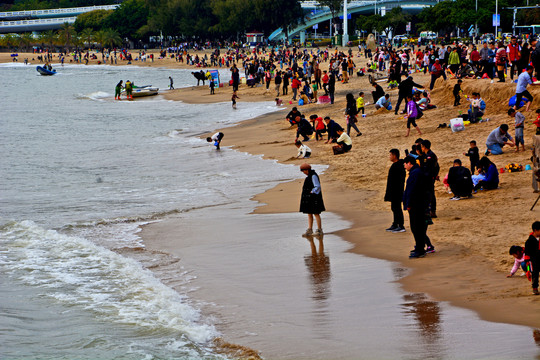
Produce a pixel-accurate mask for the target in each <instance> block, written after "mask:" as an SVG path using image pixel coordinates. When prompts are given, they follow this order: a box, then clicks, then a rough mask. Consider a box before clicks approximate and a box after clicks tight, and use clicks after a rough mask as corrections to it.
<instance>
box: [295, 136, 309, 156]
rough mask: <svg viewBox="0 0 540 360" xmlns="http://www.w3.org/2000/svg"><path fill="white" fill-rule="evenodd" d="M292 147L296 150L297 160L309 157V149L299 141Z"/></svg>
mask: <svg viewBox="0 0 540 360" xmlns="http://www.w3.org/2000/svg"><path fill="white" fill-rule="evenodd" d="M294 145H295V146H296V147H297V148H298V154H297V155H296V158H297V159H300V158H302V159H307V158H309V157H310V156H311V149H310V148H309V147H308V146H307V145H305V144H302V142H301V141H300V140H296V142H295V143H294Z"/></svg>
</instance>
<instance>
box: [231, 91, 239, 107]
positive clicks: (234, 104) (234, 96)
mask: <svg viewBox="0 0 540 360" xmlns="http://www.w3.org/2000/svg"><path fill="white" fill-rule="evenodd" d="M236 99H240V97H239V96H238V95H236V91H233V94H232V97H231V101H232V108H233V109H236Z"/></svg>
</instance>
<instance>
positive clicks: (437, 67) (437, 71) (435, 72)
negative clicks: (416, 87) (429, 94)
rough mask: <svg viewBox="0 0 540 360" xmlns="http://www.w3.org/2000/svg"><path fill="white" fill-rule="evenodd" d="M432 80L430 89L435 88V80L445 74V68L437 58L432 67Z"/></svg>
mask: <svg viewBox="0 0 540 360" xmlns="http://www.w3.org/2000/svg"><path fill="white" fill-rule="evenodd" d="M430 74H431V82H430V84H429V90H430V91H431V90H433V86H435V81H436V80H437V79H438V78H440V77H441V76H443V75H444V70H443V68H442V66H441V64H440V61H439V59H435V63H434V64H433V66H432V67H431V71H430Z"/></svg>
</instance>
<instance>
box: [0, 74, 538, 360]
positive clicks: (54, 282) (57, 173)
mask: <svg viewBox="0 0 540 360" xmlns="http://www.w3.org/2000/svg"><path fill="white" fill-rule="evenodd" d="M57 69H58V74H57V75H54V76H52V77H42V76H39V75H38V74H37V72H36V71H35V69H34V67H33V66H24V65H13V64H5V65H1V66H0V79H2V83H3V85H4V86H3V88H2V90H1V94H0V95H1V96H2V114H1V118H0V151H1V154H2V161H0V171H1V175H2V176H0V291H1V294H2V297H1V300H0V357H1V358H7V359H14V358H17V359H20V358H36V359H37V358H39V359H61V358H64V359H73V358H77V359H112V358H115V359H116V358H118V359H172V358H175V359H217V358H224V357H225V356H224V355H221V354H220V353H219V352H218V351H217V350H216V348H215V347H214V346H212V344H213V340H214V339H215V338H217V337H220V336H224V338H225V340H227V339H228V338H232V339H234V340H235V341H236V340H238V342H237V343H239V344H240V345H246V346H251V347H253V348H254V349H256V350H263V355H265V354H270V357H271V358H282V359H313V358H318V359H338V358H341V359H350V358H365V359H372V358H378V359H398V358H400V359H416V358H420V357H422V358H433V359H438V358H441V359H468V358H478V359H480V358H489V359H491V358H500V359H506V358H521V359H530V358H534V357H537V356H538V348H537V346H536V345H535V344H534V340H533V337H534V336H538V332H533V331H532V329H528V328H526V327H518V326H511V325H506V324H493V323H487V322H485V321H480V320H478V318H477V317H476V316H475V315H474V314H472V313H471V312H469V311H464V310H461V309H456V308H453V307H451V306H449V305H448V304H445V303H437V302H434V301H431V300H430V299H429V298H427V297H425V295H423V294H406V293H405V294H404V293H403V292H402V291H400V289H399V288H398V286H397V285H396V284H395V283H394V282H395V281H396V280H398V279H399V278H401V277H402V276H403V275H404V274H405V273H406V271H405V270H404V269H402V268H400V267H399V266H396V265H392V264H390V263H387V262H384V261H380V260H375V259H369V258H365V257H361V256H359V255H355V254H351V253H347V250H348V249H349V248H350V245H349V244H347V243H345V242H343V241H340V240H339V238H338V237H337V236H335V235H327V236H325V243H326V245H325V250H324V252H321V251H319V252H315V250H314V249H313V248H310V245H308V244H306V243H305V240H303V241H298V239H297V238H291V234H290V233H291V229H293V230H294V231H293V232H298V233H299V232H300V228H301V227H303V224H304V222H305V218H304V217H303V216H302V217H300V215H291V214H285V215H284V214H273V215H256V216H255V215H250V216H246V212H249V211H250V209H252V208H253V206H254V205H252V204H249V203H250V202H249V200H248V199H249V198H250V197H251V196H253V195H254V194H257V193H260V192H263V191H265V190H267V189H268V188H271V187H272V186H274V185H275V184H277V183H279V182H281V181H288V180H291V179H295V178H298V177H299V176H300V175H301V174H299V172H298V170H297V168H296V167H293V166H290V165H281V164H277V163H276V162H274V161H269V160H263V159H261V158H260V157H257V156H250V155H248V154H245V153H242V152H238V151H233V150H231V149H229V148H227V146H226V145H227V135H225V138H224V142H223V145H224V146H223V147H222V150H221V151H215V150H214V148H213V146H212V144H210V143H207V142H206V141H205V140H203V139H200V135H201V134H203V133H206V132H209V131H214V129H216V128H223V127H227V126H229V125H231V124H233V123H235V122H238V121H241V120H244V119H249V118H253V117H255V116H257V115H261V114H264V113H267V112H271V111H276V110H277V109H276V107H275V106H274V105H273V104H272V103H258V104H250V103H243V102H241V103H240V104H239V106H238V110H236V111H234V110H233V109H231V105H230V103H219V104H212V105H188V104H184V103H181V102H172V101H166V100H164V99H163V98H162V97H160V96H156V97H151V98H147V99H138V100H136V101H124V100H122V101H114V100H113V96H114V91H113V90H114V86H115V85H116V83H117V82H118V81H119V80H120V79H122V80H124V81H125V80H131V81H134V82H135V84H140V85H147V84H148V85H149V84H152V85H154V86H158V87H160V88H165V87H167V85H168V84H169V80H168V77H169V76H172V77H173V78H174V81H175V85H176V87H182V86H188V85H194V84H195V79H194V78H193V77H192V75H191V74H190V71H189V70H171V69H156V68H137V67H110V66H79V65H66V66H64V67H58V68H57ZM221 76H222V81H223V82H226V81H227V80H228V74H227V72H226V71H222V72H221ZM218 91H220V90H218ZM225 133H226V131H225ZM254 170H256V171H254ZM171 216H174V217H178V219H180V220H178V221H181V222H182V223H180V224H179V229H180V230H179V234H178V237H180V238H182V244H183V245H184V246H185V248H182V249H181V251H180V252H181V254H182V257H183V258H182V259H180V258H178V257H177V256H175V255H172V254H168V253H166V252H162V251H148V250H146V248H145V244H144V243H143V241H142V240H141V238H140V237H139V236H138V233H139V231H140V226H141V225H143V224H148V223H150V222H156V221H161V219H164V218H167V217H171ZM276 224H280V226H279V228H276ZM346 225H347V224H344V222H343V221H340V220H339V219H336V216H335V215H333V214H331V213H325V229H326V230H329V231H330V232H332V231H334V230H339V229H342V228H343V227H345V226H346ZM183 227H184V228H183ZM216 229H227V231H228V232H230V235H231V236H235V237H236V238H235V241H236V244H235V245H236V246H229V247H220V246H217V247H216V243H217V242H219V241H220V239H219V237H216V238H215V239H214V238H213V236H215V234H216ZM188 230H189V231H188ZM195 231H196V232H198V235H199V237H198V238H200V235H201V234H202V235H203V237H204V238H205V239H206V241H204V242H197V241H196V240H193V239H190V238H189V237H190V234H191V233H193V232H195ZM260 232H264V233H266V234H268V233H272V234H273V239H272V241H264V242H255V241H253V239H257V238H258V234H259V233H260ZM238 246H243V247H244V248H246V249H247V250H244V251H243V252H242V253H241V254H240V255H239V254H238V253H237V252H236V248H237V247H238ZM250 248H253V251H252V252H250ZM255 248H256V249H257V250H255ZM261 249H262V250H261ZM261 251H262V253H263V254H264V256H263V257H262V256H260V254H261ZM251 253H252V254H258V255H259V256H260V257H259V258H257V259H255V260H254V259H250V258H245V259H244V258H241V257H240V256H246V255H248V254H251ZM216 254H218V255H216ZM208 259H211V260H208ZM298 259H300V260H301V261H298ZM276 264H278V265H279V266H276ZM261 269H264V271H261ZM218 272H230V273H229V274H225V276H222V277H218V276H215V274H216V273H218ZM242 283H245V284H256V287H254V288H244V287H242V286H241V285H240V284H242ZM289 296H290V298H292V299H299V298H300V299H303V301H301V302H299V303H291V302H290V301H289V300H288V299H289ZM212 302H214V304H213V305H212V306H208V304H209V303H212ZM254 302H255V303H257V306H253V307H252V306H250V304H252V303H254ZM204 309H207V310H208V309H210V311H204ZM261 309H263V310H261ZM220 329H226V330H227V331H228V332H226V333H224V334H221V333H220ZM282 334H294V336H292V338H288V339H284V338H283V335H282Z"/></svg>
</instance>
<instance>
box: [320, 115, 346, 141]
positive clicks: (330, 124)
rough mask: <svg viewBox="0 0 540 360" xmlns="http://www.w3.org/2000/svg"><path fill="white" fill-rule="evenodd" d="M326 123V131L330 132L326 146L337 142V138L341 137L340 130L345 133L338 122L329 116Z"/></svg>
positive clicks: (325, 120)
mask: <svg viewBox="0 0 540 360" xmlns="http://www.w3.org/2000/svg"><path fill="white" fill-rule="evenodd" d="M324 122H325V123H326V131H327V132H328V139H327V140H326V142H325V144H328V143H330V142H333V143H334V142H336V140H337V138H338V137H339V135H338V130H341V131H343V128H342V127H341V125H339V124H338V123H337V122H335V121H334V120H332V119H330V117H329V116H326V117H325V118H324Z"/></svg>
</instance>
